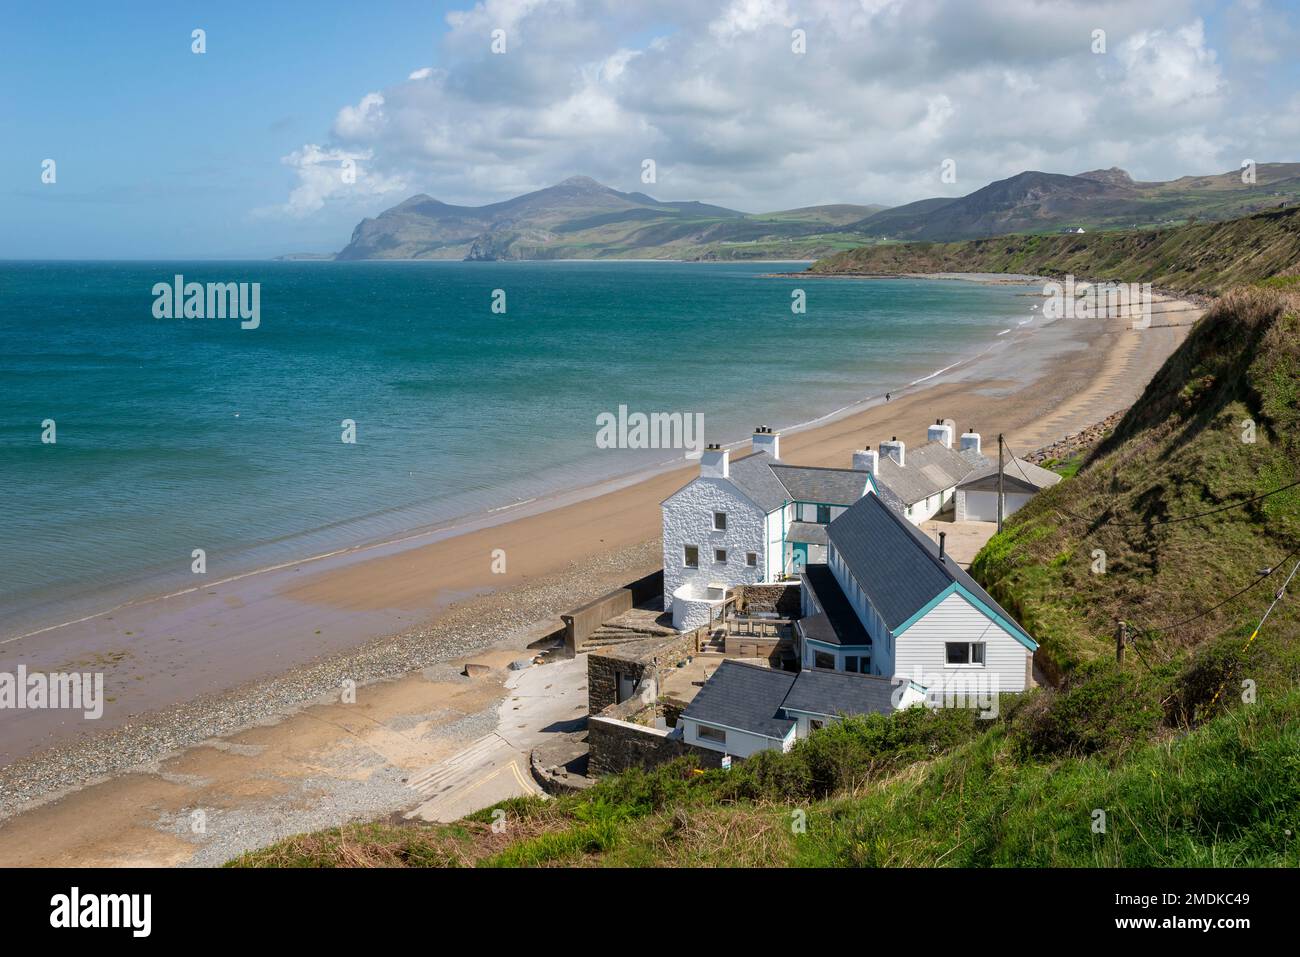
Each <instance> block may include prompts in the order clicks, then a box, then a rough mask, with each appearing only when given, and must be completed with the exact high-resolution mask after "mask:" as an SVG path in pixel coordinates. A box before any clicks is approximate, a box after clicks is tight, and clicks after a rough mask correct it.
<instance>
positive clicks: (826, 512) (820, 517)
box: [817, 505, 831, 525]
mask: <svg viewBox="0 0 1300 957" xmlns="http://www.w3.org/2000/svg"><path fill="white" fill-rule="evenodd" d="M830 523H831V507H830V506H829V505H818V506H817V524H818V525H829V524H830Z"/></svg>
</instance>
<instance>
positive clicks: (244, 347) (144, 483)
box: [0, 262, 1029, 637]
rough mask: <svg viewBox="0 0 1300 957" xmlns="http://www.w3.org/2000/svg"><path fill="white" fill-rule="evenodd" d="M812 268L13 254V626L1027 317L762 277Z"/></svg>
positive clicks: (841, 380) (609, 464)
mask: <svg viewBox="0 0 1300 957" xmlns="http://www.w3.org/2000/svg"><path fill="white" fill-rule="evenodd" d="M798 268H801V267H799V266H791V265H775V266H774V265H771V264H761V263H759V264H749V263H746V264H694V263H642V262H633V263H611V262H602V263H586V262H554V263H461V262H445V263H444V262H436V263H311V262H302V263H294V262H283V263H281V262H192V263H191V262H183V263H182V262H159V263H149V262H130V263H55V262H42V263H19V262H9V263H0V335H2V336H3V343H4V347H3V352H2V353H0V398H2V399H3V401H0V497H2V498H0V500H2V501H3V517H4V520H3V522H0V637H3V636H5V635H13V634H18V633H21V632H22V631H24V630H26V629H30V628H33V627H36V626H37V625H40V624H46V623H52V622H55V621H60V620H64V619H65V618H67V617H69V616H72V615H75V614H84V613H89V612H91V611H97V610H99V609H100V608H102V607H105V606H107V605H108V604H111V603H112V602H115V601H119V600H122V599H123V598H125V597H128V596H139V595H141V594H152V593H161V592H165V591H167V590H169V589H172V588H176V587H183V586H186V585H188V584H191V583H192V576H191V575H190V562H191V558H190V556H191V552H192V550H193V549H195V548H203V549H204V550H205V551H206V553H207V565H208V568H207V571H208V575H209V576H210V578H211V579H213V580H215V579H216V578H218V577H221V576H225V575H230V574H237V573H240V572H242V571H248V570H251V569H254V568H257V567H262V566H265V565H270V564H274V563H277V562H282V561H290V560H294V559H297V558H303V557H306V556H308V555H313V554H318V553H320V552H323V551H327V550H330V549H334V548H338V547H342V546H346V545H351V544H357V543H360V542H363V541H368V540H375V539H380V538H383V537H386V536H391V535H395V534H398V533H401V532H403V531H407V530H411V529H414V528H418V527H424V526H429V525H434V524H437V523H441V522H447V521H449V520H452V519H454V518H457V517H459V516H468V515H474V514H480V513H484V512H487V511H489V510H492V509H498V508H502V507H504V506H509V505H511V504H512V503H517V502H520V501H527V500H530V499H534V498H538V497H541V496H545V495H547V494H548V493H551V492H555V491H557V490H560V489H565V488H572V487H578V486H582V485H587V484H591V483H594V482H597V481H600V480H602V479H606V478H610V477H613V476H617V475H620V474H626V473H630V472H634V471H638V470H642V469H645V468H649V467H652V466H656V465H660V464H663V463H665V462H666V461H669V460H672V459H680V458H681V456H682V453H681V452H672V451H664V450H622V449H601V448H598V447H597V445H596V441H595V437H596V418H597V416H598V415H599V414H600V413H602V412H616V411H617V409H618V407H619V405H626V406H627V407H628V408H629V410H631V411H641V412H646V413H650V412H700V413H703V415H704V424H705V430H704V432H705V439H706V440H707V441H710V442H714V441H717V442H724V443H725V442H729V441H734V440H737V439H741V438H743V437H745V436H746V435H747V434H748V432H749V430H750V429H751V428H752V427H753V426H755V425H759V424H764V425H772V426H777V427H788V426H790V425H794V424H798V423H802V422H806V421H808V420H810V419H813V418H815V417H817V416H819V415H822V414H825V413H827V412H829V411H831V410H834V409H837V408H841V407H843V406H845V405H848V404H852V403H855V402H859V401H862V400H865V399H868V398H870V397H874V396H878V395H880V394H881V393H883V392H885V391H886V390H898V389H899V388H901V387H904V386H906V385H907V384H908V383H910V382H913V381H915V380H917V379H921V378H923V377H926V376H929V375H931V374H933V373H934V372H936V371H937V370H939V369H941V368H943V367H946V366H948V365H949V364H950V363H952V362H953V361H954V360H956V359H958V358H961V357H963V356H969V355H972V354H975V353H979V352H981V351H983V350H987V349H989V348H990V347H991V346H993V345H995V344H996V342H997V341H998V340H997V335H998V333H999V332H1002V331H1003V330H1005V329H1007V328H1008V327H1013V326H1015V325H1016V323H1017V321H1018V320H1022V319H1024V318H1025V317H1027V316H1028V315H1029V305H1028V300H1027V299H1025V298H1022V293H1023V291H1024V290H1023V289H1022V288H1020V287H1014V286H994V285H980V284H975V283H966V282H951V281H923V280H879V281H861V282H859V281H838V280H835V281H830V280H802V281H801V280H798V279H794V278H765V277H764V274H765V273H768V272H771V271H773V270H792V269H798ZM177 274H181V275H183V276H184V277H185V280H186V281H195V282H201V283H207V282H249V283H252V282H257V283H260V284H261V322H260V326H259V327H258V328H256V329H250V330H244V329H241V328H240V323H239V321H238V320H237V319H156V318H154V315H153V302H154V298H153V294H152V291H151V290H152V288H153V286H154V284H155V283H159V282H163V283H171V282H172V281H173V277H174V276H175V275H177ZM798 288H802V289H804V290H805V292H806V295H807V311H806V313H804V314H802V315H798V314H794V313H792V311H791V308H790V305H791V292H792V290H795V289H798ZM498 289H499V290H503V291H504V292H505V303H506V312H505V313H504V314H499V313H494V312H493V311H492V308H491V307H492V302H493V291H494V290H498ZM47 419H52V420H54V422H55V428H56V437H57V441H56V442H54V443H52V444H49V443H43V442H42V441H41V439H42V432H43V428H42V423H43V422H44V421H45V420H47ZM344 419H351V420H353V421H355V423H356V439H357V441H356V443H355V444H345V443H344V442H343V441H341V435H342V426H341V423H342V421H343V420H344Z"/></svg>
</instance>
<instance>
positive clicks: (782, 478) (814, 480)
mask: <svg viewBox="0 0 1300 957" xmlns="http://www.w3.org/2000/svg"><path fill="white" fill-rule="evenodd" d="M780 442H781V436H780V433H779V432H774V431H772V430H771V429H769V428H766V427H760V428H759V429H757V430H755V432H754V438H753V452H752V454H750V455H747V456H745V457H744V458H741V459H737V460H736V461H734V462H733V461H732V460H731V450H730V449H723V448H719V447H718V446H716V445H711V446H709V447H708V448H707V449H705V450H704V453H703V454H702V455H701V457H700V474H699V475H698V476H697V477H696V478H694V479H692V480H691V481H690V482H688V483H687V484H686V485H685V486H683V487H682V488H681V489H679V490H678V491H676V492H674V493H673V494H672V495H670V496H669V497H668V498H666V499H664V501H663V502H662V504H661V510H662V513H663V550H664V610H665V611H668V610H671V611H672V613H673V625H674V627H676V628H678V629H681V630H687V629H691V628H697V627H699V626H701V625H704V624H707V623H708V622H709V621H710V620H711V619H712V618H713V617H714V616H715V615H716V613H717V611H718V610H719V609H720V608H721V605H722V602H723V601H724V599H725V598H726V592H727V590H728V589H730V588H732V587H734V586H736V585H747V584H758V583H762V582H774V581H780V580H782V579H783V578H786V577H796V576H797V575H798V571H799V569H801V568H803V567H805V566H807V565H809V564H813V563H817V562H824V561H826V548H827V539H826V527H827V525H829V524H830V522H832V521H833V520H834V519H835V518H837V517H838V516H839V515H841V514H842V513H843V512H844V511H845V510H846V509H847V508H848V507H849V506H850V505H852V504H853V503H854V502H856V501H857V500H858V499H860V498H861V497H862V496H863V495H865V494H867V493H868V492H869V491H874V490H875V485H874V483H873V480H872V478H871V476H870V475H869V474H868V473H867V472H865V471H863V470H861V469H832V468H813V467H809V466H795V465H790V464H788V463H786V462H783V461H782V460H781V445H780Z"/></svg>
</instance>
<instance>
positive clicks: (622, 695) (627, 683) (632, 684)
mask: <svg viewBox="0 0 1300 957" xmlns="http://www.w3.org/2000/svg"><path fill="white" fill-rule="evenodd" d="M614 678H615V679H616V680H617V681H618V703H619V704H622V703H623V702H624V701H626V700H627V699H628V698H630V697H632V694H633V692H635V691H636V681H635V679H633V678H632V677H631V676H629V675H625V674H623V672H621V671H616V672H614Z"/></svg>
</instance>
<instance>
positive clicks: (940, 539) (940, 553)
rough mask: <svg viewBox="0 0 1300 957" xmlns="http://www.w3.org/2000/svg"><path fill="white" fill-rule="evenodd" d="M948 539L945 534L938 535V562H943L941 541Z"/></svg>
mask: <svg viewBox="0 0 1300 957" xmlns="http://www.w3.org/2000/svg"><path fill="white" fill-rule="evenodd" d="M947 537H948V533H947V532H940V533H939V561H943V540H944V539H945V538H947Z"/></svg>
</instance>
